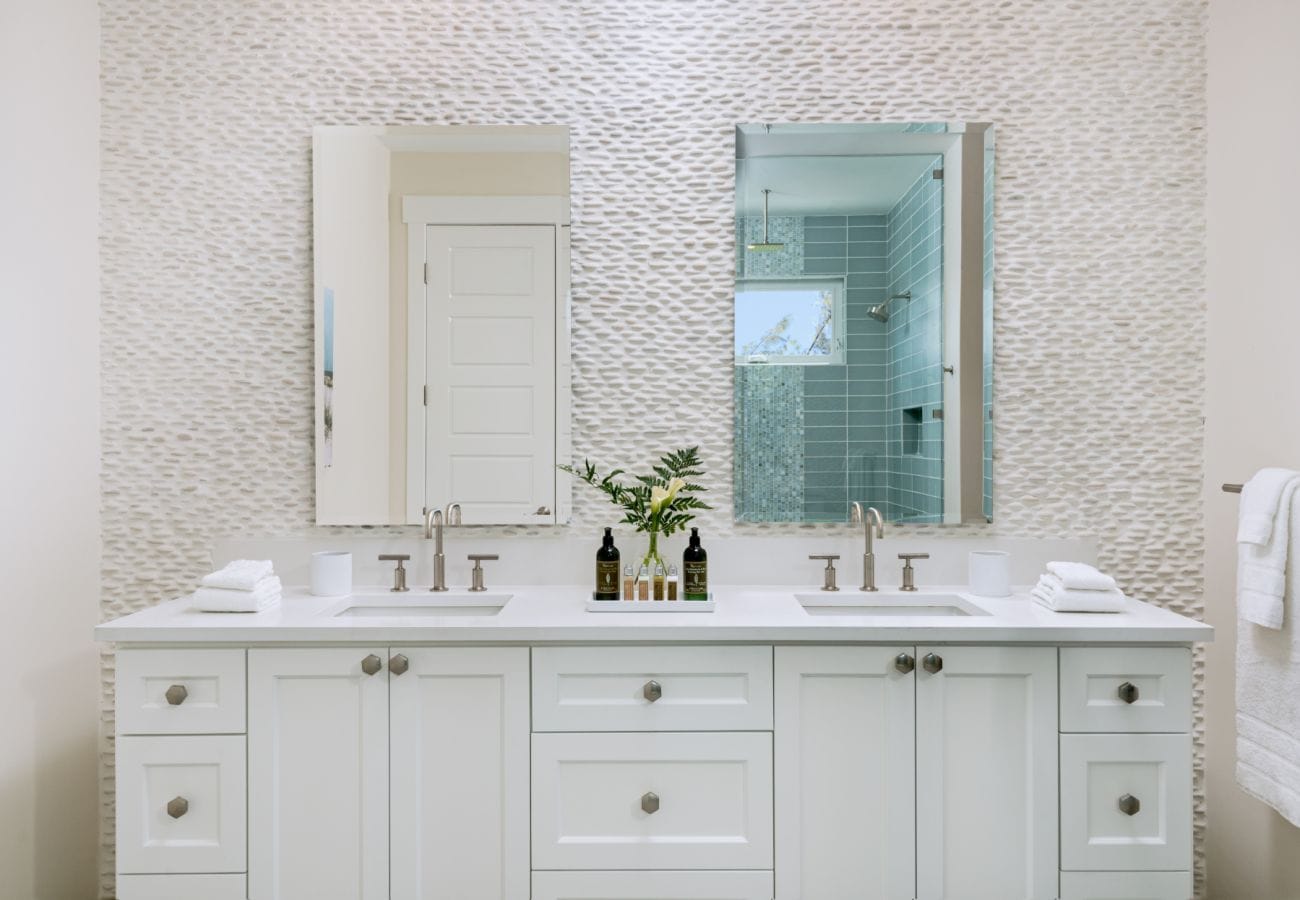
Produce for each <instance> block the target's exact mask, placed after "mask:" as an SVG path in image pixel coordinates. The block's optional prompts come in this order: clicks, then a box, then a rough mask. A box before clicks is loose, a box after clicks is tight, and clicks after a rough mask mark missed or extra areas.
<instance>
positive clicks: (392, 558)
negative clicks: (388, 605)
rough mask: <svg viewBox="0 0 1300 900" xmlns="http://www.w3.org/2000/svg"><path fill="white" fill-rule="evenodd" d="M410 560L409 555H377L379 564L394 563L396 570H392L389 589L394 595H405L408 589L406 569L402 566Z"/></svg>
mask: <svg viewBox="0 0 1300 900" xmlns="http://www.w3.org/2000/svg"><path fill="white" fill-rule="evenodd" d="M410 558H411V554H409V553H381V554H379V561H380V562H396V563H397V568H396V569H394V570H393V586H392V587H391V588H389V591H391V592H392V593H394V594H400V593H405V592H406V591H409V590H410V588H408V587H407V586H406V569H405V567H404V566H403V563H405V562H406V561H407V560H409V559H410Z"/></svg>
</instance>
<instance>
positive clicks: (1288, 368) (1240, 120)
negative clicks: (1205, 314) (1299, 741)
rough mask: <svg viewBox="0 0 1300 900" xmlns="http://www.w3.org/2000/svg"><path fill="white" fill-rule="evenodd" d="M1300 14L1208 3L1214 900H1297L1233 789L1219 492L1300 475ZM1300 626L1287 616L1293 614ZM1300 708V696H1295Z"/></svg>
mask: <svg viewBox="0 0 1300 900" xmlns="http://www.w3.org/2000/svg"><path fill="white" fill-rule="evenodd" d="M1297 97H1300V3H1296V2H1295V0H1212V2H1211V3H1210V33H1209V206H1208V216H1209V301H1208V302H1209V327H1208V330H1207V331H1208V349H1207V352H1208V357H1207V367H1206V368H1207V378H1206V385H1207V386H1206V392H1207V397H1206V417H1207V418H1206V449H1205V472H1206V487H1205V498H1206V499H1205V509H1206V514H1207V516H1208V521H1207V523H1206V556H1205V575H1206V583H1205V587H1206V597H1205V612H1206V619H1207V620H1208V621H1209V622H1210V623H1211V624H1213V625H1214V626H1215V628H1217V629H1218V633H1217V634H1216V636H1215V643H1214V644H1212V645H1211V646H1210V648H1209V651H1208V660H1207V682H1206V710H1205V714H1206V734H1207V779H1206V781H1207V789H1208V803H1209V824H1208V828H1207V836H1208V839H1207V844H1206V848H1207V862H1208V867H1209V895H1208V896H1209V897H1210V898H1211V900H1295V898H1300V828H1296V827H1294V826H1292V825H1290V824H1288V823H1287V822H1286V821H1285V820H1284V819H1282V817H1281V816H1279V815H1277V814H1276V813H1274V812H1273V811H1272V810H1271V809H1269V808H1268V807H1266V806H1265V805H1264V804H1263V803H1260V802H1259V801H1257V800H1254V799H1252V798H1251V797H1249V796H1247V795H1246V794H1245V793H1243V792H1242V791H1241V790H1240V789H1239V788H1238V787H1237V786H1236V783H1235V781H1234V777H1233V769H1234V766H1235V763H1236V760H1235V751H1234V744H1235V740H1236V735H1235V727H1234V721H1233V718H1234V709H1235V704H1234V699H1233V698H1234V691H1235V683H1234V678H1233V659H1234V655H1235V644H1236V617H1235V614H1234V604H1233V584H1234V580H1235V547H1234V545H1233V534H1234V531H1235V527H1236V513H1237V498H1236V497H1235V496H1232V495H1227V494H1223V493H1222V492H1221V491H1220V489H1219V485H1220V484H1221V483H1222V482H1225V481H1242V480H1244V479H1246V478H1248V477H1249V476H1250V475H1251V473H1253V472H1254V471H1255V470H1256V469H1257V468H1259V467H1260V466H1265V465H1285V466H1292V467H1300V344H1298V343H1297V342H1298V341H1300V288H1298V287H1297V284H1298V283H1300V280H1298V277H1297V270H1296V259H1297V256H1298V255H1300V178H1298V177H1297V176H1296V174H1295V162H1296V153H1297V149H1300V106H1298V105H1297ZM1296 614H1300V610H1291V611H1290V612H1289V613H1288V615H1296ZM1296 702H1297V703H1300V698H1297V700H1296Z"/></svg>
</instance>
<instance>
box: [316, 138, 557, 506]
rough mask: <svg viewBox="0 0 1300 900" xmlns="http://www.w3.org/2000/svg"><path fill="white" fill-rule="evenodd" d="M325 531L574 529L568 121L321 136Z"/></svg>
mask: <svg viewBox="0 0 1300 900" xmlns="http://www.w3.org/2000/svg"><path fill="white" fill-rule="evenodd" d="M312 149H313V160H312V172H313V203H314V208H313V217H314V257H315V310H316V371H315V381H316V521H317V523H318V524H323V525H325V524H328V525H384V524H417V523H420V522H422V521H423V516H424V512H425V510H426V509H436V508H442V507H444V506H446V505H447V504H448V503H452V502H455V503H459V504H460V506H461V509H462V511H463V518H464V522H465V524H534V525H536V524H554V523H559V522H565V521H568V518H569V514H570V501H569V497H570V488H569V481H568V478H567V476H564V477H557V474H558V473H557V472H556V469H555V463H556V461H557V460H568V459H569V457H570V455H571V454H570V452H569V440H570V430H569V429H570V426H569V408H570V357H569V319H568V308H569V303H568V300H569V135H568V129H567V128H566V127H564V126H536V127H534V126H520V127H489V126H483V127H480V126H430V127H424V126H407V127H368V126H355V127H353V126H340V127H322V128H317V129H316V130H315V132H314V134H313V142H312Z"/></svg>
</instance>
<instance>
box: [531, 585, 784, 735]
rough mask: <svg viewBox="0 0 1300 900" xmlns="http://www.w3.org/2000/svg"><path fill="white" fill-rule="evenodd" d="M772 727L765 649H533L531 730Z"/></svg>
mask: <svg viewBox="0 0 1300 900" xmlns="http://www.w3.org/2000/svg"><path fill="white" fill-rule="evenodd" d="M679 602H681V601H679ZM771 729H772V648H771V647H539V648H537V649H535V650H534V651H533V730H534V731H770V730H771Z"/></svg>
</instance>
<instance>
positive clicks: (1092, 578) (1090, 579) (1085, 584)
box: [1047, 562, 1119, 591]
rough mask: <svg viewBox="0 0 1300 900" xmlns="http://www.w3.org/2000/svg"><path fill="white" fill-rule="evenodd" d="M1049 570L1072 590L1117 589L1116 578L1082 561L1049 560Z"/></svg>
mask: <svg viewBox="0 0 1300 900" xmlns="http://www.w3.org/2000/svg"><path fill="white" fill-rule="evenodd" d="M1047 571H1048V572H1049V573H1050V574H1052V575H1055V576H1056V577H1057V578H1059V579H1061V583H1062V584H1063V585H1065V587H1066V588H1067V589H1068V590H1071V591H1117V590H1119V585H1118V584H1116V583H1115V579H1114V578H1111V577H1110V576H1109V575H1107V574H1105V573H1104V572H1100V571H1098V570H1097V568H1096V567H1095V566H1090V565H1088V564H1087V563H1081V562H1049V563H1048V564H1047Z"/></svg>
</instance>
